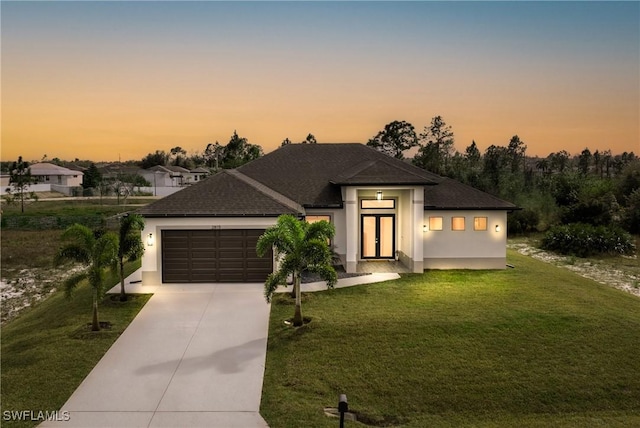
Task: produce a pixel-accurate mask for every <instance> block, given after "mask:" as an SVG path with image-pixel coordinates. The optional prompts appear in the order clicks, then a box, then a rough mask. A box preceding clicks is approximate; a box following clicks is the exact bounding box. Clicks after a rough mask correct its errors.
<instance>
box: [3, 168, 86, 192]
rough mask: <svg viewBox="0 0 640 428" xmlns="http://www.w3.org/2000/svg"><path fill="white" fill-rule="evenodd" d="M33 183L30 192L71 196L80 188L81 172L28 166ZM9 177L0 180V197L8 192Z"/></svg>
mask: <svg viewBox="0 0 640 428" xmlns="http://www.w3.org/2000/svg"><path fill="white" fill-rule="evenodd" d="M29 170H30V171H31V176H32V177H33V178H34V181H35V182H34V183H33V184H31V185H29V188H28V191H30V192H49V191H54V192H59V193H63V194H65V195H72V194H73V192H74V189H77V188H78V187H80V186H82V179H83V175H84V174H83V172H82V171H74V170H71V169H68V168H65V167H62V166H58V165H55V164H52V163H46V162H41V163H35V164H32V165H30V166H29ZM10 178H11V176H10V175H4V176H2V177H1V178H0V195H4V194H5V193H7V191H8V189H9V190H10V187H11V184H10V183H9V181H10Z"/></svg>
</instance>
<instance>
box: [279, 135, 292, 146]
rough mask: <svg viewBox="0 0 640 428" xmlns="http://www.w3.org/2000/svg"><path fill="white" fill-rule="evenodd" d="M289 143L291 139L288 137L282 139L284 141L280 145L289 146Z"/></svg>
mask: <svg viewBox="0 0 640 428" xmlns="http://www.w3.org/2000/svg"><path fill="white" fill-rule="evenodd" d="M289 144H291V140H290V139H289V138H288V137H287V138H285V139H284V140H282V143H280V147H284V146H288V145H289Z"/></svg>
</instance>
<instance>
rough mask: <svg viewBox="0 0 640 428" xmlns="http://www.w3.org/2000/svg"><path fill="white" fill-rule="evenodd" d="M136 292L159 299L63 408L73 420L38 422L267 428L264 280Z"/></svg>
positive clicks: (135, 287)
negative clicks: (263, 403) (263, 398)
mask: <svg viewBox="0 0 640 428" xmlns="http://www.w3.org/2000/svg"><path fill="white" fill-rule="evenodd" d="M134 278H135V276H134ZM129 281H130V280H128V281H127V283H128V282H129ZM114 291H116V290H115V289H114ZM134 291H137V292H153V293H155V294H154V295H153V296H152V297H151V299H150V300H149V302H147V304H146V305H145V307H144V308H143V309H142V310H141V311H140V313H139V314H138V316H137V317H136V318H135V319H134V320H133V322H132V323H131V324H130V325H129V327H128V328H127V329H126V330H125V332H124V333H123V334H122V335H121V336H120V337H119V338H118V340H117V341H116V342H115V343H114V345H113V346H112V347H111V348H110V349H109V351H108V352H107V353H106V354H105V355H104V357H103V358H102V359H101V360H100V362H99V363H98V364H97V365H96V367H95V368H94V369H93V371H91V373H90V374H89V375H88V376H87V378H86V379H85V380H84V381H83V382H82V384H81V385H80V386H79V387H78V389H77V390H76V391H75V392H74V393H73V395H72V396H71V397H70V398H69V400H68V401H67V402H66V403H65V404H64V405H63V406H62V409H61V410H63V411H69V412H70V420H69V421H66V422H64V421H58V422H45V423H43V424H41V425H40V426H41V427H65V428H67V427H84V428H90V427H123V428H125V427H230V428H231V427H243V428H244V427H247V428H250V427H267V424H266V422H265V421H264V419H262V417H261V416H260V414H259V409H260V399H261V394H262V379H263V375H264V364H265V359H266V345H267V334H268V323H269V309H270V308H269V305H268V304H267V303H265V300H264V297H263V284H215V285H214V284H207V285H193V284H192V285H182V286H181V285H176V286H173V285H167V284H164V285H162V286H157V287H153V286H148V287H140V286H139V285H136V284H131V285H129V284H128V285H127V292H134ZM69 357H70V358H73V356H69Z"/></svg>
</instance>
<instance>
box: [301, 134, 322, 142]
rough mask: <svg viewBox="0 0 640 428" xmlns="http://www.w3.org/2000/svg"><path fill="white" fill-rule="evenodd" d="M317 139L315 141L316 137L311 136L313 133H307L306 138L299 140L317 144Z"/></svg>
mask: <svg viewBox="0 0 640 428" xmlns="http://www.w3.org/2000/svg"><path fill="white" fill-rule="evenodd" d="M317 143H318V141H316V137H314V136H313V134H311V133H310V134H309V135H307V138H305V139H304V140H303V141H301V142H300V144H317Z"/></svg>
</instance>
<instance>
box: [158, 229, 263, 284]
mask: <svg viewBox="0 0 640 428" xmlns="http://www.w3.org/2000/svg"><path fill="white" fill-rule="evenodd" d="M263 233H264V230H257V229H255V230H254V229H211V230H164V231H162V266H163V282H183V283H188V282H199V283H207V282H263V281H264V280H265V279H266V277H267V276H268V275H269V273H271V272H272V270H273V260H272V255H271V252H269V254H267V255H265V257H264V258H260V257H258V256H257V254H256V251H255V246H256V242H257V240H258V238H259V237H260V236H261V235H262V234H263Z"/></svg>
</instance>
